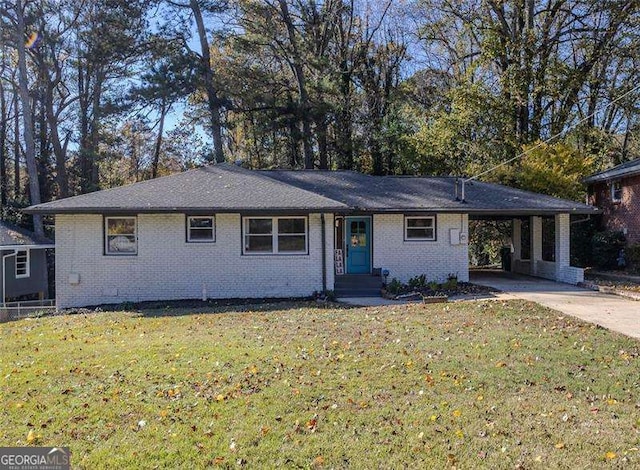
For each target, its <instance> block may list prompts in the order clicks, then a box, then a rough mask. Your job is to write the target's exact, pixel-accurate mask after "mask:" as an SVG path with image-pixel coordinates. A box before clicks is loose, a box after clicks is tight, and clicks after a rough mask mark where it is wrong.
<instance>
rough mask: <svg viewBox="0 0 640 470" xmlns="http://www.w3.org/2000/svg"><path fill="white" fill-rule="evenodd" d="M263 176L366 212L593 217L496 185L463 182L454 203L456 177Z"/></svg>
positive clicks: (584, 209)
mask: <svg viewBox="0 0 640 470" xmlns="http://www.w3.org/2000/svg"><path fill="white" fill-rule="evenodd" d="M263 173H265V174H266V175H268V176H270V177H272V178H275V179H277V180H278V181H282V182H285V183H288V184H291V185H294V186H296V187H299V188H303V189H306V190H308V191H313V192H316V193H318V194H322V195H323V196H325V197H328V198H331V199H334V200H337V201H340V202H342V203H344V204H346V205H347V206H349V207H352V208H354V209H360V210H365V211H380V212H385V211H386V212H398V211H433V212H468V213H477V214H482V213H494V214H495V213H500V214H504V215H512V214H522V215H525V214H534V213H535V214H537V213H540V214H555V213H561V212H565V213H566V212H569V213H574V214H593V213H596V212H597V211H598V210H597V209H596V208H594V207H592V206H588V205H586V204H581V203H578V202H574V201H568V200H565V199H558V198H555V197H551V196H546V195H543V194H538V193H533V192H529V191H523V190H520V189H514V188H509V187H507V186H502V185H499V184H491V183H483V182H479V181H473V182H468V183H466V187H465V196H466V197H465V199H466V202H465V203H461V202H460V201H456V200H455V197H454V196H455V180H456V179H455V178H453V177H431V176H423V177H415V176H370V175H364V174H361V173H356V172H353V171H317V170H315V171H286V170H266V171H263Z"/></svg>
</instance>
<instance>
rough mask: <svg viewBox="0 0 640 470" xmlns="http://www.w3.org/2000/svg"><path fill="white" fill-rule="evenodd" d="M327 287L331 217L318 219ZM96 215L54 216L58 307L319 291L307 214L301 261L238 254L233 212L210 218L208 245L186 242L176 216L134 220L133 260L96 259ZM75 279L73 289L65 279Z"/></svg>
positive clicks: (313, 218) (312, 219)
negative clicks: (72, 276) (213, 232)
mask: <svg viewBox="0 0 640 470" xmlns="http://www.w3.org/2000/svg"><path fill="white" fill-rule="evenodd" d="M326 219H327V220H326V233H327V241H328V243H329V244H330V246H329V247H328V248H329V250H328V254H327V276H328V278H329V284H328V286H327V287H328V288H329V289H332V288H333V251H332V249H331V244H332V243H333V242H332V240H333V218H332V217H331V216H329V217H327V218H326ZM102 227H103V218H102V216H101V215H58V216H57V217H56V298H57V303H58V306H59V307H60V308H66V307H78V306H85V305H97V304H102V303H120V302H125V301H132V302H137V301H144V300H167V299H193V298H200V297H201V296H202V285H203V283H204V285H205V287H206V291H207V295H208V296H209V297H210V298H236V297H242V298H245V297H246V298H259V297H299V296H308V295H311V294H312V293H313V292H314V291H316V290H317V291H320V290H321V289H322V262H321V259H322V250H321V229H320V228H321V223H320V215H319V214H311V215H310V216H309V255H275V256H243V255H242V254H241V248H242V245H241V232H240V228H241V217H240V214H218V215H217V216H216V242H215V243H200V244H198V243H186V241H185V216H184V215H182V214H142V215H139V216H138V255H137V256H120V257H118V256H104V255H103V228H102ZM71 273H78V274H79V275H80V284H78V285H71V284H70V283H69V275H70V274H71Z"/></svg>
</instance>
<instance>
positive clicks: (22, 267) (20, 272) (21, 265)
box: [16, 250, 29, 278]
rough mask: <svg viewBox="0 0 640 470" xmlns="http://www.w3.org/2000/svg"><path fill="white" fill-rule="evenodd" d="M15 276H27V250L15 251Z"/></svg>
mask: <svg viewBox="0 0 640 470" xmlns="http://www.w3.org/2000/svg"><path fill="white" fill-rule="evenodd" d="M16 277H17V278H18V277H29V252H28V251H26V250H25V251H18V253H16Z"/></svg>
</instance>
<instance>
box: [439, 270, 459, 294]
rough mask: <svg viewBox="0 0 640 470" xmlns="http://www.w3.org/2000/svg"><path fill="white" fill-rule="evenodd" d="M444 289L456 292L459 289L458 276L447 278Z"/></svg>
mask: <svg viewBox="0 0 640 470" xmlns="http://www.w3.org/2000/svg"><path fill="white" fill-rule="evenodd" d="M442 287H443V288H444V289H447V290H454V289H456V288H457V287H458V276H457V275H455V274H449V276H447V282H445V283H444V284H443V285H442Z"/></svg>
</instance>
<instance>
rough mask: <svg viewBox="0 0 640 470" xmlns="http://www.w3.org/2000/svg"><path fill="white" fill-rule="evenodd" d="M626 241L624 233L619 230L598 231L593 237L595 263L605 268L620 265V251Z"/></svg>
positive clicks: (592, 251)
mask: <svg viewBox="0 0 640 470" xmlns="http://www.w3.org/2000/svg"><path fill="white" fill-rule="evenodd" d="M625 241H626V239H625V237H624V234H623V233H622V232H619V231H613V230H607V231H604V232H596V233H595V234H594V235H593V237H591V255H592V262H593V264H594V265H595V266H596V267H598V268H603V269H612V268H616V267H618V253H620V250H622V249H623V248H624V244H625Z"/></svg>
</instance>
